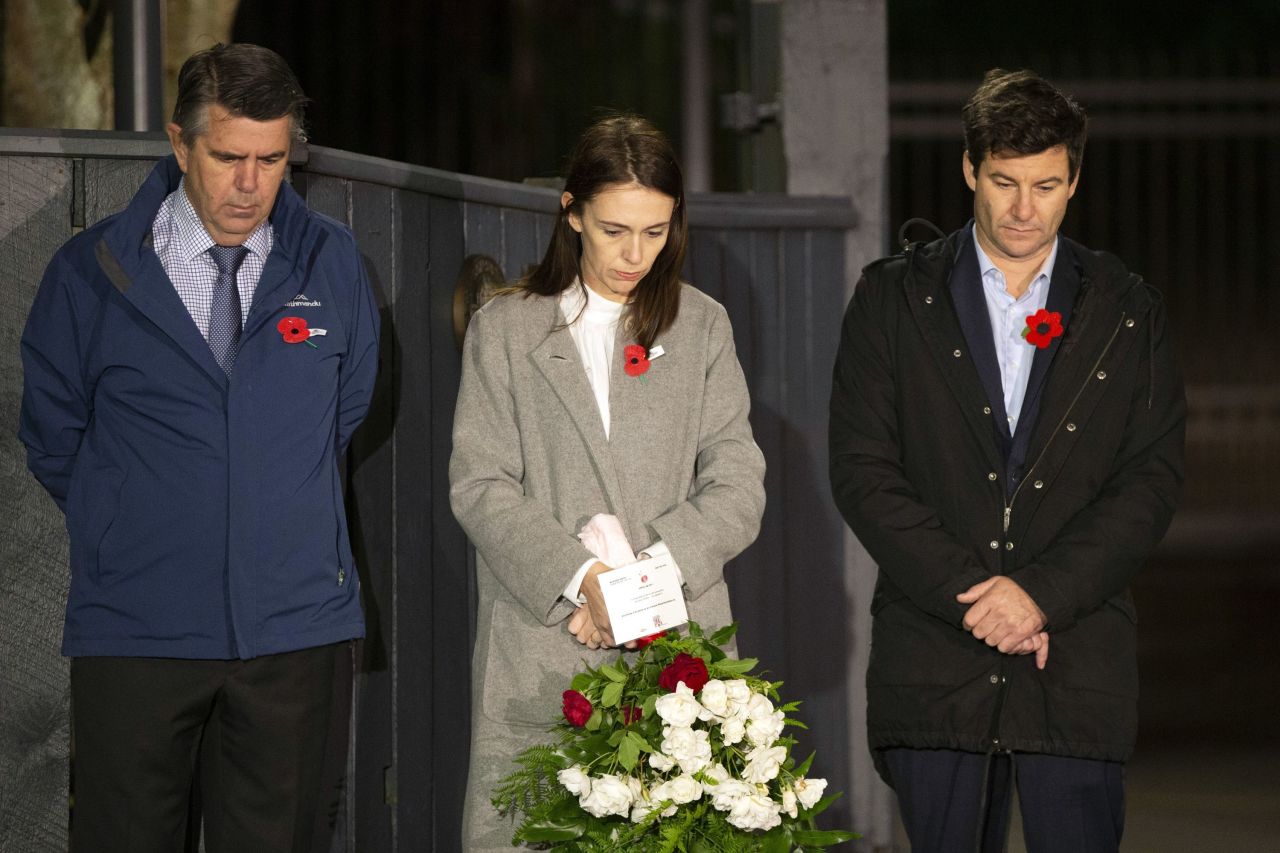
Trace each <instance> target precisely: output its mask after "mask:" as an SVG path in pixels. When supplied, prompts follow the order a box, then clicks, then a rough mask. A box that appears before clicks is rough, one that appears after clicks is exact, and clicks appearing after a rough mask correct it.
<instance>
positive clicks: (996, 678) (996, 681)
mask: <svg viewBox="0 0 1280 853" xmlns="http://www.w3.org/2000/svg"><path fill="white" fill-rule="evenodd" d="M991 683H992V684H999V683H1000V676H998V675H993V676H991Z"/></svg>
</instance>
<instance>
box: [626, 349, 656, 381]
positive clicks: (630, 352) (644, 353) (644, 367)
mask: <svg viewBox="0 0 1280 853" xmlns="http://www.w3.org/2000/svg"><path fill="white" fill-rule="evenodd" d="M622 358H623V364H622V369H623V370H624V371H626V374H627V375H628V376H643V375H644V374H645V373H647V372H648V371H649V351H648V350H647V349H645V348H644V347H642V346H640V344H628V345H627V347H626V348H625V349H623V351H622Z"/></svg>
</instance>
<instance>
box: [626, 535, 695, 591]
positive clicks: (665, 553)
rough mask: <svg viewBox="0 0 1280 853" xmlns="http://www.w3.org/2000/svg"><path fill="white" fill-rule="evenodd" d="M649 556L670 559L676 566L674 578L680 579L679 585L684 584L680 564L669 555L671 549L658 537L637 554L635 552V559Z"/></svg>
mask: <svg viewBox="0 0 1280 853" xmlns="http://www.w3.org/2000/svg"><path fill="white" fill-rule="evenodd" d="M649 557H665V558H666V559H668V560H670V561H671V565H673V566H675V567H676V579H677V580H678V581H680V585H681V586H684V572H682V571H680V564H679V563H677V562H676V558H675V557H673V556H671V549H670V548H668V547H667V543H666V542H663V541H662V540H661V539H659V540H658V541H657V542H654V543H653V544H652V545H650V546H649V547H648V548H645V549H644V550H643V551H641V552H640V553H639V554H636V559H637V560H644V559H648V558H649Z"/></svg>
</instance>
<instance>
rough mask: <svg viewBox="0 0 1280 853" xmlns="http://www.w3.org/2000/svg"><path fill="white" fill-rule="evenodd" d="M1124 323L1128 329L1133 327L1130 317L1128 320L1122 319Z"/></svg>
mask: <svg viewBox="0 0 1280 853" xmlns="http://www.w3.org/2000/svg"><path fill="white" fill-rule="evenodd" d="M1124 324H1125V325H1126V326H1128V327H1129V328H1130V329H1132V328H1133V318H1130V319H1128V320H1125V321H1124Z"/></svg>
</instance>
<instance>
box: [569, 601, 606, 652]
mask: <svg viewBox="0 0 1280 853" xmlns="http://www.w3.org/2000/svg"><path fill="white" fill-rule="evenodd" d="M569 633H570V634H573V636H574V637H576V638H577V639H578V642H579V643H582V645H584V646H586V647H587V648H589V649H598V648H600V646H601V637H600V632H599V631H598V630H596V623H595V622H593V621H591V611H590V610H588V609H587V608H586V607H585V606H583V607H579V608H578V609H577V610H575V611H573V615H572V616H570V617H569Z"/></svg>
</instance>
